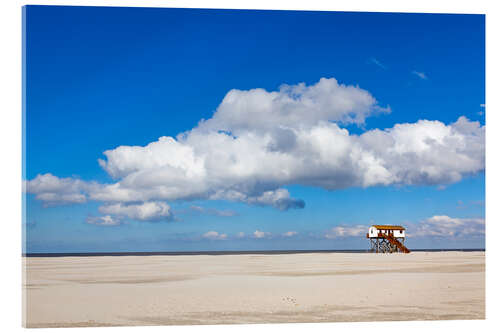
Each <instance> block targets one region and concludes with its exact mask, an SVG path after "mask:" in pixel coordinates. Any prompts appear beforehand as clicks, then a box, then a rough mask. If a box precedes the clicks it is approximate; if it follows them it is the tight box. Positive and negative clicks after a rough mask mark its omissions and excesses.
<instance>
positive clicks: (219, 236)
mask: <svg viewBox="0 0 500 333" xmlns="http://www.w3.org/2000/svg"><path fill="white" fill-rule="evenodd" d="M202 237H203V238H206V239H210V240H225V239H227V235H226V234H219V233H218V232H217V231H208V232H206V233H204V234H203V236H202Z"/></svg>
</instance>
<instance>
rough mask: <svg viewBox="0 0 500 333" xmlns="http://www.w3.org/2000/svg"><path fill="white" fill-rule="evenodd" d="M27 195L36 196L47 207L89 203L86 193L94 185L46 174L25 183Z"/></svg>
mask: <svg viewBox="0 0 500 333" xmlns="http://www.w3.org/2000/svg"><path fill="white" fill-rule="evenodd" d="M23 185H24V188H25V191H26V192H27V193H33V194H35V198H36V199H38V200H41V201H43V202H44V203H45V204H46V205H47V206H50V205H56V204H60V203H84V202H86V201H87V197H86V195H85V191H87V190H90V188H91V187H92V186H93V185H92V183H87V182H85V181H82V180H80V179H75V178H69V177H68V178H59V177H57V176H54V175H52V174H51V173H46V174H43V175H37V176H36V177H35V178H34V179H32V180H30V181H25V182H24V184H23Z"/></svg>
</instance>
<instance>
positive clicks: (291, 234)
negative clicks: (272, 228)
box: [283, 231, 298, 237]
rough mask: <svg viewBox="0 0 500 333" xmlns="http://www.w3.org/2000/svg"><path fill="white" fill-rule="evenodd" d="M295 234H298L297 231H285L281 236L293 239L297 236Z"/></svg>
mask: <svg viewBox="0 0 500 333" xmlns="http://www.w3.org/2000/svg"><path fill="white" fill-rule="evenodd" d="M297 234H298V232H297V231H287V232H285V233H284V234H283V236H285V237H293V236H295V235H297Z"/></svg>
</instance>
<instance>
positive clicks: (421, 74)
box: [412, 71, 427, 80]
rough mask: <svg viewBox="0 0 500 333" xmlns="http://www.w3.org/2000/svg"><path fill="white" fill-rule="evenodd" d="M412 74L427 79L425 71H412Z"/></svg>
mask: <svg viewBox="0 0 500 333" xmlns="http://www.w3.org/2000/svg"><path fill="white" fill-rule="evenodd" d="M412 74H415V75H416V76H418V77H419V78H421V79H422V80H427V75H425V73H422V72H417V71H413V72H412Z"/></svg>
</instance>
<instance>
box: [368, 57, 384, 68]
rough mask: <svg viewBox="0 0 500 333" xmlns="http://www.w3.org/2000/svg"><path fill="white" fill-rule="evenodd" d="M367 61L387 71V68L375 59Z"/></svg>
mask: <svg viewBox="0 0 500 333" xmlns="http://www.w3.org/2000/svg"><path fill="white" fill-rule="evenodd" d="M369 61H370V62H371V63H373V64H375V65H377V66H378V67H380V68H382V69H387V67H386V66H385V65H384V64H382V63H381V62H380V61H378V60H377V59H375V58H370V59H369Z"/></svg>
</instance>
